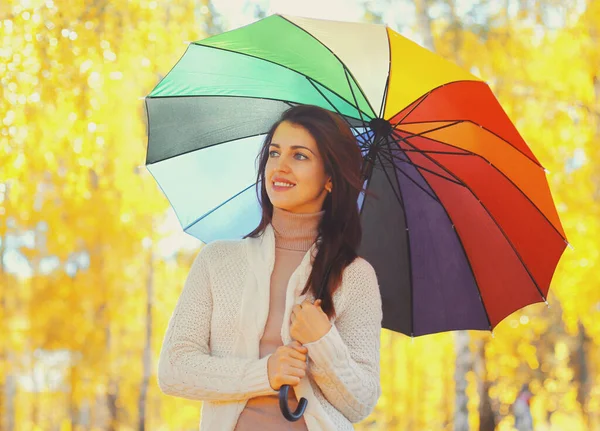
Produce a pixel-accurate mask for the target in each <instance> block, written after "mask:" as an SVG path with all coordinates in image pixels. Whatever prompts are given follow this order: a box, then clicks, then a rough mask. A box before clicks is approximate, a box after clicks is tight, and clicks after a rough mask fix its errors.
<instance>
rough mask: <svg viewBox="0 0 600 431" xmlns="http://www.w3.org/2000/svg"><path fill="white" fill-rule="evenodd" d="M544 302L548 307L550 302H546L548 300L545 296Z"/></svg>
mask: <svg viewBox="0 0 600 431" xmlns="http://www.w3.org/2000/svg"><path fill="white" fill-rule="evenodd" d="M544 303H545V304H546V307H548V308H550V304H548V300H547V299H546V298H544Z"/></svg>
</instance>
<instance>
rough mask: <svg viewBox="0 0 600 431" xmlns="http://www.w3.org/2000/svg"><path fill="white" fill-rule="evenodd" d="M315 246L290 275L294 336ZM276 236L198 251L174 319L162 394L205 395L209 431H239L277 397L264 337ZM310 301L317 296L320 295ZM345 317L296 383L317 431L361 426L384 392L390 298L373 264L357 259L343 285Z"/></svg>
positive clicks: (311, 347) (312, 353)
mask: <svg viewBox="0 0 600 431" xmlns="http://www.w3.org/2000/svg"><path fill="white" fill-rule="evenodd" d="M317 247H318V243H315V244H313V246H312V247H311V248H310V250H308V252H307V253H306V255H305V256H304V258H303V260H302V262H301V263H300V265H299V266H298V268H297V269H296V270H295V271H294V273H293V274H292V275H291V277H290V280H289V284H288V288H287V294H286V302H285V314H284V319H283V322H284V323H283V325H282V328H281V339H282V341H283V343H284V344H288V343H290V342H291V341H292V340H291V338H290V333H289V330H290V323H289V321H290V314H291V309H292V307H293V305H294V304H298V303H300V302H302V301H303V300H304V299H305V298H306V297H307V295H300V293H301V292H302V290H303V287H304V285H305V283H306V280H307V279H308V276H309V275H310V271H311V268H312V266H311V256H313V257H314V256H315V255H316V252H317ZM274 262H275V236H274V232H273V228H272V226H271V225H269V226H268V227H267V229H266V231H265V232H264V234H263V235H261V236H260V237H259V238H246V239H243V240H222V241H215V242H212V243H210V244H207V245H205V246H204V247H203V248H202V250H201V251H200V252H199V253H198V256H197V257H196V259H195V261H194V263H193V264H192V267H191V269H190V272H189V275H188V277H187V280H186V282H185V285H184V287H183V291H182V293H181V296H180V297H179V300H178V302H177V305H176V307H175V310H174V312H173V315H172V316H171V319H170V321H169V324H168V327H167V330H166V334H165V337H164V340H163V345H162V348H161V352H160V358H159V362H158V384H159V387H160V389H161V391H162V392H164V393H165V394H168V395H173V396H178V397H182V398H187V399H193V400H201V401H204V402H203V406H202V418H201V423H200V430H201V431H229V430H233V429H234V427H235V425H236V422H237V420H238V417H239V415H240V413H241V412H242V410H243V409H244V407H245V405H246V402H247V400H248V399H249V398H252V397H256V396H261V395H274V394H277V391H274V390H273V389H272V388H271V386H270V385H269V379H268V375H267V360H268V359H269V357H270V355H269V356H266V357H264V358H261V359H259V343H260V339H261V337H262V333H263V330H264V327H265V323H266V320H267V316H268V313H269V293H270V289H269V285H270V275H271V272H272V270H273V266H274ZM308 298H309V299H311V300H313V299H314V297H313V296H312V294H310V293H309V294H308ZM333 300H334V304H335V309H336V313H337V317H336V318H335V319H333V320H332V323H333V325H332V328H331V330H330V331H329V332H328V333H327V334H326V335H325V336H323V337H322V338H321V339H320V340H317V341H315V342H313V343H308V344H306V347H307V348H308V356H309V360H308V373H307V376H306V377H305V378H303V379H302V380H301V382H300V384H299V385H298V386H296V387H294V388H293V389H294V391H295V393H296V396H297V397H298V399H300V397H305V398H306V399H307V400H308V406H307V408H306V412H305V414H304V420H305V422H306V426H307V428H308V430H309V431H317V430H327V431H329V430H331V431H338V430H352V429H353V427H352V424H351V423H352V422H358V421H360V420H362V419H364V418H366V417H367V416H368V415H369V414H370V412H371V411H372V410H373V407H374V406H375V404H376V403H377V400H378V398H379V396H380V395H381V387H380V382H379V347H380V331H381V321H382V310H381V296H380V292H379V285H378V282H377V277H376V275H375V271H374V270H373V267H372V266H371V265H370V264H369V263H368V262H367V261H366V260H364V259H362V258H357V259H356V260H355V261H354V262H353V263H352V264H350V265H349V266H348V267H347V268H346V269H345V271H344V273H343V276H342V284H341V286H340V287H339V289H338V290H337V291H336V292H335V294H334V297H333Z"/></svg>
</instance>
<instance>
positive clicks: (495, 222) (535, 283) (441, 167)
mask: <svg viewBox="0 0 600 431" xmlns="http://www.w3.org/2000/svg"><path fill="white" fill-rule="evenodd" d="M404 142H406V143H407V144H408V145H410V146H411V147H413V148H414V145H412V144H411V143H409V142H408V141H404ZM423 156H424V157H426V158H427V159H428V160H430V161H431V162H432V163H434V164H435V165H437V166H438V167H439V168H440V169H442V170H444V171H446V172H447V173H448V174H449V175H452V176H453V177H454V178H456V179H457V180H458V181H460V182H461V183H462V185H463V187H466V188H467V190H469V191H470V192H471V193H472V194H473V196H474V197H475V199H477V200H478V201H479V203H480V204H481V206H482V207H483V209H484V210H485V212H486V213H487V214H488V216H489V217H490V219H491V220H492V221H493V222H494V224H495V225H496V226H497V227H498V229H499V230H500V233H502V235H503V236H504V239H506V242H507V243H508V245H510V247H511V248H512V250H513V252H514V253H515V255H516V256H517V258H518V259H519V261H520V262H521V265H523V268H524V269H525V271H527V274H528V275H529V277H530V278H531V281H532V282H533V284H534V286H535V288H536V289H537V291H538V293H539V294H540V296H541V297H542V299H543V300H544V301H546V297H545V296H544V293H543V292H542V290H541V289H540V287H539V286H538V283H537V281H536V280H535V278H534V277H533V274H531V272H530V271H529V268H528V267H527V265H526V264H525V262H524V261H523V258H522V257H521V255H520V254H519V252H518V251H517V249H516V247H515V246H514V244H513V243H512V241H511V240H510V239H509V238H508V235H507V234H506V232H505V231H504V229H502V226H500V224H499V223H498V222H497V221H496V219H495V218H494V216H493V215H492V213H491V212H490V210H489V209H488V208H487V207H486V206H485V204H484V203H483V202H481V199H479V197H478V196H477V194H476V193H475V192H474V191H473V190H472V189H471V188H470V187H469V186H468V185H467V184H465V183H464V181H462V180H461V179H460V178H459V177H458V176H456V175H455V174H453V173H451V172H450V171H449V170H448V169H447V168H445V167H444V166H443V165H442V164H441V163H439V162H438V161H437V160H435V159H433V158H431V157H430V156H428V155H427V154H423ZM517 189H519V188H518V187H517ZM550 226H553V225H552V223H550Z"/></svg>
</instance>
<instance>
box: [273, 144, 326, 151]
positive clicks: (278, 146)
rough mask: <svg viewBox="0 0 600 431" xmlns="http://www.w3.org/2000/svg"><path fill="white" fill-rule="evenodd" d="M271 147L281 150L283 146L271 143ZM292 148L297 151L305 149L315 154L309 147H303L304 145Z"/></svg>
mask: <svg viewBox="0 0 600 431" xmlns="http://www.w3.org/2000/svg"><path fill="white" fill-rule="evenodd" d="M271 146H272V147H277V148H281V146H280V145H279V144H273V143H271ZM290 148H291V149H292V150H297V149H299V148H302V149H304V150H308V151H310V152H311V153H313V152H312V150H311V149H310V148H308V147H303V146H302V145H292V146H291V147H290ZM313 154H315V153H313Z"/></svg>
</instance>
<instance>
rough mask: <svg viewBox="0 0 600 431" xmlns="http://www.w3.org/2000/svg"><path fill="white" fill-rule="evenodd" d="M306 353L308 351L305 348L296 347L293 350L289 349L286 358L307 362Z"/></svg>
mask: <svg viewBox="0 0 600 431" xmlns="http://www.w3.org/2000/svg"><path fill="white" fill-rule="evenodd" d="M306 353H308V349H307V348H306V347H304V346H300V347H295V348H293V349H289V350H288V351H287V354H286V357H288V358H291V359H298V360H300V361H305V360H306Z"/></svg>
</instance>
